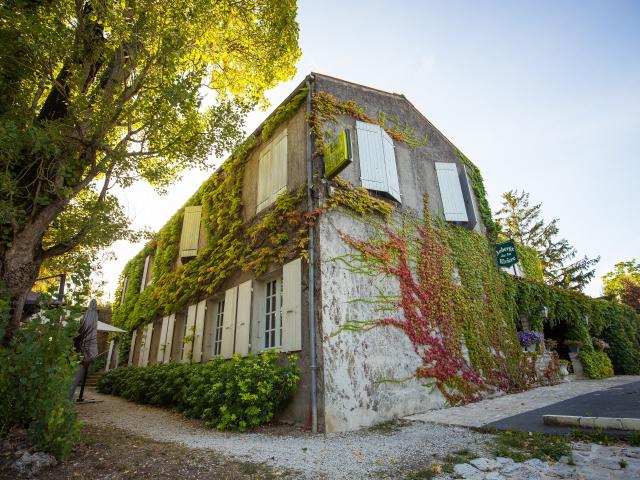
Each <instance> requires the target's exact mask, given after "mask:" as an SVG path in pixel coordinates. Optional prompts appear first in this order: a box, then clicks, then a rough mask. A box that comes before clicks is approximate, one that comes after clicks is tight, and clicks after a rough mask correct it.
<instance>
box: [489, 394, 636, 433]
mask: <svg viewBox="0 0 640 480" xmlns="http://www.w3.org/2000/svg"><path fill="white" fill-rule="evenodd" d="M543 415H576V416H583V417H614V418H621V417H625V418H640V382H634V383H627V384H625V385H620V386H617V387H612V388H609V389H607V390H601V391H599V392H592V393H587V394H585V395H580V396H578V397H574V398H571V399H569V400H564V401H562V402H558V403H554V404H552V405H548V406H546V407H542V408H538V409H535V410H531V411H529V412H525V413H521V414H519V415H514V416H512V417H507V418H503V419H502V420H498V421H496V422H492V423H489V424H487V425H484V427H486V428H495V429H498V430H524V431H528V432H545V433H570V430H571V428H567V427H556V426H549V425H545V424H543V423H542V416H543ZM611 433H618V432H613V431H612V432H611Z"/></svg>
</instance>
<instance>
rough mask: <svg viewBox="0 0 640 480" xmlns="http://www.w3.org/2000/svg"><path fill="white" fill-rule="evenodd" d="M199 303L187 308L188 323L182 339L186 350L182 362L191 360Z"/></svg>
mask: <svg viewBox="0 0 640 480" xmlns="http://www.w3.org/2000/svg"><path fill="white" fill-rule="evenodd" d="M197 310H198V305H189V308H188V309H187V325H186V328H185V330H184V331H185V337H184V338H183V339H182V341H183V342H184V351H183V354H182V363H190V362H191V353H192V352H193V340H194V337H195V335H194V333H195V325H196V312H197Z"/></svg>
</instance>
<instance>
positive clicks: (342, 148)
mask: <svg viewBox="0 0 640 480" xmlns="http://www.w3.org/2000/svg"><path fill="white" fill-rule="evenodd" d="M350 164H351V136H350V135H349V130H346V129H345V130H342V131H341V132H340V133H339V134H338V136H337V137H336V138H334V139H333V141H332V142H331V143H328V144H326V145H325V147H324V176H325V177H326V178H329V179H330V178H333V177H335V176H336V175H338V174H339V173H340V172H341V171H342V170H344V169H345V168H346V167H347V166H349V165H350Z"/></svg>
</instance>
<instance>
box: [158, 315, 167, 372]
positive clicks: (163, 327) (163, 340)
mask: <svg viewBox="0 0 640 480" xmlns="http://www.w3.org/2000/svg"><path fill="white" fill-rule="evenodd" d="M168 326H169V317H162V325H161V326H160V342H158V355H157V356H156V363H162V362H164V349H165V348H166V346H167V327H168Z"/></svg>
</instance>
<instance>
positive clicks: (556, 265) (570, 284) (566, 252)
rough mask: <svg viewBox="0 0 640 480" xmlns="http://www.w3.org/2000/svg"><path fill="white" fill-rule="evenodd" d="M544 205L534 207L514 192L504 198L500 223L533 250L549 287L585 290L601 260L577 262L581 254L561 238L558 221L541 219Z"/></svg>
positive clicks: (526, 197) (504, 232) (509, 234)
mask: <svg viewBox="0 0 640 480" xmlns="http://www.w3.org/2000/svg"><path fill="white" fill-rule="evenodd" d="M541 208H542V203H538V204H536V205H530V203H529V194H528V193H527V192H524V191H523V192H522V193H520V192H518V191H517V190H510V191H508V192H506V193H503V194H502V208H501V209H500V210H498V211H497V212H496V223H497V225H498V228H499V229H500V231H501V233H502V235H504V236H506V237H508V238H512V239H514V240H516V241H517V242H518V243H520V244H522V245H525V246H527V247H530V248H533V249H534V250H535V251H536V252H537V253H538V257H539V258H540V262H541V264H542V270H543V276H544V279H545V281H546V283H548V284H549V285H554V286H556V287H562V288H570V289H573V290H582V289H583V288H584V287H585V286H586V285H587V283H589V281H590V280H591V279H592V278H593V276H594V275H595V270H594V268H593V267H594V266H595V264H596V263H598V262H599V261H600V257H597V258H593V259H590V258H588V257H586V256H585V257H583V258H581V259H578V260H576V261H574V259H575V257H576V255H577V251H576V249H575V248H574V247H573V246H571V244H570V243H569V241H568V240H566V239H565V238H558V235H559V233H560V229H559V227H558V219H557V218H556V219H553V220H551V221H550V222H548V223H547V222H545V220H544V219H543V218H541Z"/></svg>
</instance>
